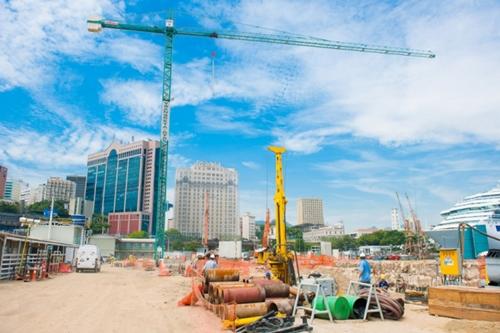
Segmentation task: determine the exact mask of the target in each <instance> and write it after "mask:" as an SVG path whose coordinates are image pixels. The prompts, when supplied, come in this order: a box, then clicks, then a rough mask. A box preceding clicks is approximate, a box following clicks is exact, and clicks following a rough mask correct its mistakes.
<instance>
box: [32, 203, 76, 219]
mask: <svg viewBox="0 0 500 333" xmlns="http://www.w3.org/2000/svg"><path fill="white" fill-rule="evenodd" d="M50 205H51V200H43V201H40V202H35V203H34V204H32V205H29V206H28V208H27V211H28V213H32V214H43V211H44V210H45V209H48V210H50ZM65 205H66V202H65V201H62V200H55V201H54V212H56V213H57V215H58V216H59V217H68V216H69V214H68V210H67V209H66V208H65Z"/></svg>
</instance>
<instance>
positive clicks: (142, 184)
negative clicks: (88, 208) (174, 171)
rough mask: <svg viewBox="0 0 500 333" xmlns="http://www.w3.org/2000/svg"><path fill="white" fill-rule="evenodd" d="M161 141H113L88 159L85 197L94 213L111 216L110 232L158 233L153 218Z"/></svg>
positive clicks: (109, 219)
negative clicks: (90, 203) (89, 201)
mask: <svg viewBox="0 0 500 333" xmlns="http://www.w3.org/2000/svg"><path fill="white" fill-rule="evenodd" d="M159 146H160V144H159V142H158V141H151V140H147V141H144V140H143V141H136V142H131V143H128V144H120V143H118V142H113V143H111V145H110V146H109V147H108V148H106V149H105V150H103V151H101V152H98V153H95V154H91V155H89V157H88V161H87V183H86V187H85V199H86V200H91V201H93V202H94V209H93V213H95V214H104V215H108V223H109V224H110V228H109V233H110V234H120V235H122V234H128V233H130V232H133V231H138V230H144V231H147V232H149V233H150V234H154V233H155V232H156V230H155V226H154V225H153V221H154V217H153V214H154V208H155V205H154V203H155V200H154V199H155V198H156V196H157V186H156V182H157V172H158V170H159V167H158V163H159V159H158V154H159Z"/></svg>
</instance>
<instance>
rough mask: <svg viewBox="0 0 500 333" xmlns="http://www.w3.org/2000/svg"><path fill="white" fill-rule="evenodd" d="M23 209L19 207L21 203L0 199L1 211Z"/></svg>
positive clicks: (7, 211) (15, 211)
mask: <svg viewBox="0 0 500 333" xmlns="http://www.w3.org/2000/svg"><path fill="white" fill-rule="evenodd" d="M20 211H21V209H20V207H19V203H17V202H13V203H10V202H5V201H0V213H14V214H16V213H20Z"/></svg>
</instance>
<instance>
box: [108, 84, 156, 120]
mask: <svg viewBox="0 0 500 333" xmlns="http://www.w3.org/2000/svg"><path fill="white" fill-rule="evenodd" d="M102 86H103V92H102V94H101V100H102V101H103V102H104V103H106V104H109V105H114V106H116V107H118V108H119V109H120V110H121V111H123V112H124V113H125V115H126V117H127V118H128V119H129V120H130V121H131V122H134V123H135V124H137V125H140V126H144V125H146V126H150V125H155V124H159V123H160V119H161V84H155V83H148V82H145V81H137V80H123V81H122V80H105V81H102Z"/></svg>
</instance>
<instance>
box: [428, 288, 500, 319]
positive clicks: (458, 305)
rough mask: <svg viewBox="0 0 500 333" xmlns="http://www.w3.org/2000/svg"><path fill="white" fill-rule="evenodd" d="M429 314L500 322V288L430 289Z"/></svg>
mask: <svg viewBox="0 0 500 333" xmlns="http://www.w3.org/2000/svg"><path fill="white" fill-rule="evenodd" d="M429 314H432V315H438V316H443V317H451V318H461V319H471V320H487V321H500V288H495V287H493V288H474V287H462V286H441V287H431V288H429Z"/></svg>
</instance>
